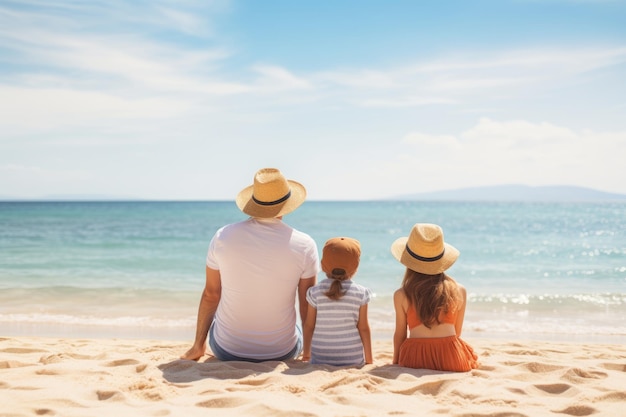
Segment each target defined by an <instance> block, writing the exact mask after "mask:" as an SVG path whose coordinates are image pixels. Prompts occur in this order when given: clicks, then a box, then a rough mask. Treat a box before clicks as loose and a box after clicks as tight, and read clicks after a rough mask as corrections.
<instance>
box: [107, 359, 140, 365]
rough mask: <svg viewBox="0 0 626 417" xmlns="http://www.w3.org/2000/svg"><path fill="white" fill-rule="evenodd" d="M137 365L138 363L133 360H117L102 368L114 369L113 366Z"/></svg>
mask: <svg viewBox="0 0 626 417" xmlns="http://www.w3.org/2000/svg"><path fill="white" fill-rule="evenodd" d="M139 363H140V362H139V361H138V360H135V359H119V360H116V361H111V362H107V363H105V364H104V365H102V366H107V367H115V366H126V365H137V364H139Z"/></svg>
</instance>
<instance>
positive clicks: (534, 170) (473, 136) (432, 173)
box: [347, 118, 626, 196]
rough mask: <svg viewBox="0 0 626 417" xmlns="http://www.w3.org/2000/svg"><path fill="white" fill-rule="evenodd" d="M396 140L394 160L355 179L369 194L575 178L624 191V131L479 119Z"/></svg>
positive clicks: (551, 182)
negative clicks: (397, 149)
mask: <svg viewBox="0 0 626 417" xmlns="http://www.w3.org/2000/svg"><path fill="white" fill-rule="evenodd" d="M402 143H404V148H402V151H401V152H400V153H398V154H396V157H395V160H394V161H380V162H378V163H376V164H375V166H374V167H373V168H372V170H371V173H372V174H371V175H369V174H365V177H364V178H363V177H362V178H361V181H364V182H367V183H368V184H369V186H370V191H369V192H370V193H371V194H372V195H387V196H393V195H402V194H412V193H419V192H427V191H437V190H443V189H453V188H459V187H472V186H483V185H493V184H528V185H557V184H560V185H569V184H575V185H581V186H588V187H591V188H599V189H601V190H606V191H613V192H624V186H623V178H626V166H625V165H624V164H623V161H622V159H623V156H624V155H626V131H620V132H594V131H590V130H583V131H575V130H573V129H570V128H566V127H562V126H555V125H553V124H550V123H533V122H529V121H524V120H516V121H497V120H491V119H487V118H483V119H481V120H479V121H478V123H477V124H476V125H475V126H473V127H471V128H469V129H467V130H465V131H461V132H458V133H456V134H441V135H432V134H427V133H420V132H412V133H410V134H407V135H406V136H405V137H404V138H403V139H402ZM380 173H384V175H380ZM390 178H393V179H394V180H393V181H390ZM347 188H348V189H349V188H350V187H347Z"/></svg>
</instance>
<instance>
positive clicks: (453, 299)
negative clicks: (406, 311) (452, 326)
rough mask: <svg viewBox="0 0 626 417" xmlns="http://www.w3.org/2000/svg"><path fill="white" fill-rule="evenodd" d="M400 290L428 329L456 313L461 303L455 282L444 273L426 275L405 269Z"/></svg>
mask: <svg viewBox="0 0 626 417" xmlns="http://www.w3.org/2000/svg"><path fill="white" fill-rule="evenodd" d="M402 290H403V291H404V294H406V296H407V298H408V299H409V304H410V305H411V306H413V307H414V308H415V311H416V312H417V315H418V317H419V319H420V321H421V322H422V323H423V324H424V325H425V326H426V327H428V328H429V329H430V328H431V327H432V326H433V325H435V324H441V321H440V318H441V317H442V316H445V315H446V314H448V313H450V312H452V311H456V310H457V309H458V307H459V304H460V303H461V294H460V292H459V290H458V287H457V284H456V281H455V280H453V279H452V278H451V277H449V276H448V275H446V274H445V273H444V272H442V273H440V274H437V275H427V274H422V273H420V272H416V271H413V270H411V269H408V268H407V270H406V272H405V274H404V280H403V281H402Z"/></svg>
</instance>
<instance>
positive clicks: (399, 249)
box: [391, 236, 459, 275]
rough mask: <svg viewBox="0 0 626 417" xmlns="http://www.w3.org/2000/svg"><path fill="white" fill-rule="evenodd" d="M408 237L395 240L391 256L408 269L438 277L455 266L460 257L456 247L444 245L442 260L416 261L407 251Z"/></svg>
mask: <svg viewBox="0 0 626 417" xmlns="http://www.w3.org/2000/svg"><path fill="white" fill-rule="evenodd" d="M408 240H409V238H408V236H405V237H401V238H398V239H396V240H395V242H393V243H392V244H391V254H392V255H393V257H394V258H396V259H397V260H398V261H400V263H401V264H402V265H404V266H406V267H407V268H409V269H411V270H413V271H415V272H420V273H422V274H427V275H437V274H440V273H442V272H444V271H445V270H447V269H448V268H450V267H451V266H452V264H454V262H456V260H457V259H458V257H459V250H458V249H457V248H455V247H454V246H452V245H450V244H448V243H444V244H443V245H444V253H443V256H442V257H441V259H438V260H436V261H433V262H425V261H420V260H418V259H415V258H414V257H412V256H411V255H409V253H408V252H407V251H406V243H407V242H408Z"/></svg>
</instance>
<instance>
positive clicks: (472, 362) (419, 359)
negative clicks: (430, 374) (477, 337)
mask: <svg viewBox="0 0 626 417" xmlns="http://www.w3.org/2000/svg"><path fill="white" fill-rule="evenodd" d="M398 365H400V366H404V367H407V368H415V369H434V370H437V371H451V372H467V371H470V370H472V369H475V368H478V356H477V355H476V353H474V349H472V347H471V346H470V345H468V344H467V343H465V342H464V341H463V340H461V339H460V338H458V337H456V336H448V337H433V338H408V339H406V340H405V341H404V342H403V343H402V345H401V346H400V356H399V360H398Z"/></svg>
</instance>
